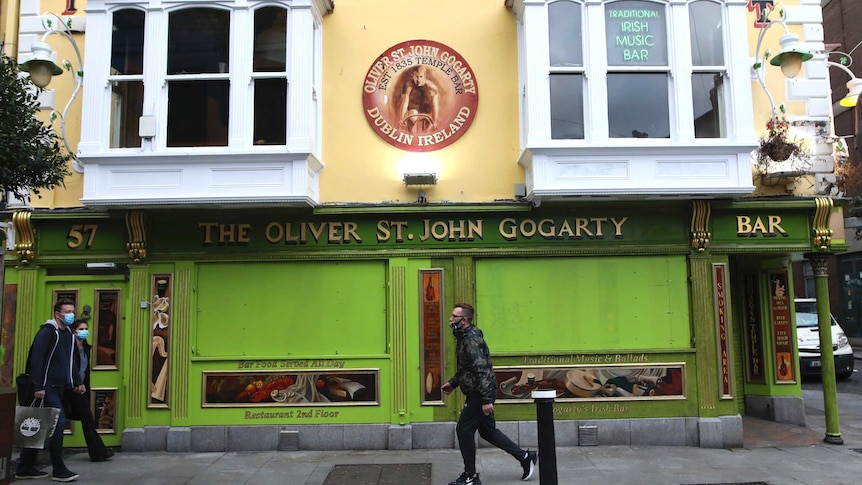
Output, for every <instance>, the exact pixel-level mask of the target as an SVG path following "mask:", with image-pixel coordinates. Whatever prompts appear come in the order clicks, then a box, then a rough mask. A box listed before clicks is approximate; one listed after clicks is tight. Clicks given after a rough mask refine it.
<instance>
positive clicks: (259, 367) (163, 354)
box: [3, 198, 845, 451]
mask: <svg viewBox="0 0 862 485" xmlns="http://www.w3.org/2000/svg"><path fill="white" fill-rule="evenodd" d="M835 217H837V218H839V220H840V208H836V207H833V205H832V201H831V199H826V198H810V199H795V200H786V199H785V200H775V201H767V200H758V201H730V200H727V201H716V200H714V201H705V200H703V201H701V200H695V201H689V202H678V203H667V202H665V203H662V204H661V205H659V204H654V205H651V204H646V203H640V204H631V203H621V202H619V203H605V204H600V203H587V204H559V205H553V204H546V205H543V206H542V207H540V208H536V207H534V206H532V205H524V204H500V205H461V206H455V205H452V206H447V207H433V206H401V207H387V208H386V209H385V210H379V211H378V210H375V209H374V208H369V207H364V208H361V209H357V208H352V207H323V208H318V209H313V210H292V209H284V210H264V209H261V210H234V211H221V212H216V211H212V212H209V211H200V210H158V209H152V210H137V209H136V210H128V211H117V212H110V211H108V212H99V213H97V212H93V211H74V212H72V211H68V212H62V213H46V212H39V211H32V212H31V211H19V212H16V213H15V214H14V216H13V223H14V229H15V234H16V243H15V250H14V252H9V253H8V254H7V261H6V268H5V270H6V273H5V276H6V280H5V293H4V296H5V300H4V301H5V313H4V320H3V326H4V335H10V336H14V340H13V339H12V338H8V339H7V340H5V341H4V345H5V346H6V354H5V355H6V359H7V360H10V359H11V358H12V356H14V369H15V371H16V372H18V371H19V370H21V369H23V368H24V365H25V359H26V352H25V351H22V349H27V348H28V347H29V343H30V341H31V340H32V337H33V335H34V333H35V331H36V330H37V328H38V327H37V322H41V321H44V320H45V318H47V316H48V315H50V312H49V310H50V307H51V305H52V304H53V302H54V301H56V300H57V299H58V298H70V299H72V300H73V301H75V303H76V305H77V308H78V313H79V315H80V314H81V313H82V312H84V313H85V315H86V314H88V315H89V319H90V320H89V321H90V327H91V329H92V330H91V331H92V334H93V337H92V344H93V347H94V354H93V357H92V365H93V373H92V382H93V389H92V391H91V392H92V395H91V397H92V402H93V406H94V412H95V413H96V420H97V423H98V427H99V431H100V432H102V433H103V438H104V439H105V442H106V443H107V444H108V445H111V446H117V445H122V447H123V449H124V450H126V449H128V450H172V451H184V450H195V451H216V450H260V449H290V448H299V449H357V448H360V449H361V448H374V449H387V448H388V449H411V448H428V447H452V446H455V436H454V425H455V421H456V420H457V413H458V411H459V409H460V406H461V405H462V404H463V401H462V399H463V398H462V396H461V395H460V393H457V392H456V393H453V394H451V395H449V396H445V397H444V396H443V395H442V394H441V392H440V390H439V388H440V385H441V383H442V382H445V380H446V379H448V378H449V377H450V376H451V375H452V373H453V372H454V368H455V360H454V355H453V354H454V338H453V337H452V335H451V333H450V331H449V328H448V324H447V322H448V314H449V313H448V312H449V310H450V309H451V307H452V305H453V304H454V303H456V302H470V303H472V304H474V305H475V307H476V310H477V316H476V320H475V323H476V324H477V325H478V326H479V327H480V328H482V330H483V331H484V333H485V336H486V339H487V341H488V343H489V346H490V348H491V350H492V355H493V359H494V364H495V371H496V373H497V380H498V403H499V404H500V405H499V406H498V407H497V415H498V420H499V422H500V426H501V427H502V428H503V429H504V430H506V431H507V432H508V433H511V434H512V435H513V436H514V437H516V439H517V440H519V441H520V442H521V443H522V444H525V445H530V444H533V445H535V442H536V430H535V407H534V405H533V404H532V400H531V399H530V391H531V390H533V389H536V388H542V389H553V390H556V391H557V396H558V397H557V398H556V401H555V404H554V416H555V420H556V426H557V433H556V435H557V443H558V445H578V444H581V443H583V444H587V443H588V442H589V441H594V442H597V443H599V444H662V445H688V446H706V447H722V446H724V447H731V446H741V444H742V419H741V416H742V415H745V414H751V415H756V416H761V417H766V418H769V419H778V420H785V421H791V422H797V423H799V424H801V423H804V406H803V404H802V400H801V389H800V378H799V369H798V359H797V351H796V345H795V342H796V339H795V331H794V329H793V326H792V325H791V322H792V318H793V305H792V295H793V288H792V287H791V286H792V281H793V280H792V275H791V274H789V269H788V268H789V267H790V265H789V259H790V255H791V253H809V255H810V257H811V258H813V259H812V261H814V260H816V259H817V258H818V257H821V255H823V256H825V255H826V254H829V253H830V252H831V251H835V250H840V248H841V247H843V245H844V244H845V243H844V240H843V232H836V233H833V232H832V227H831V226H830V223H831V221H832V220H833V218H835ZM13 344H14V347H13ZM13 349H14V352H13ZM656 418H658V419H656ZM67 432H68V433H70V436H69V437H67V441H66V442H67V446H74V445H80V444H82V443H83V437H82V435H81V434H80V432H76V430H75V429H74V424H73V425H72V426H71V429H69V430H68V431H67Z"/></svg>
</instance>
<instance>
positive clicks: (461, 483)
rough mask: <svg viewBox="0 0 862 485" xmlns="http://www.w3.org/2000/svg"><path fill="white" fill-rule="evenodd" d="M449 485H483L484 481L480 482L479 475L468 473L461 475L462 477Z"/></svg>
mask: <svg viewBox="0 0 862 485" xmlns="http://www.w3.org/2000/svg"><path fill="white" fill-rule="evenodd" d="M449 485H482V480H479V474H478V473H476V474H474V475H470V474H469V473H467V472H464V473H462V474H461V476H460V477H458V478H456V479H455V480H452V481H451V482H449Z"/></svg>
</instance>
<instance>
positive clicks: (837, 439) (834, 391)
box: [805, 253, 844, 445]
mask: <svg viewBox="0 0 862 485" xmlns="http://www.w3.org/2000/svg"><path fill="white" fill-rule="evenodd" d="M829 256H831V254H823V253H816V254H807V255H806V256H805V257H806V259H808V261H809V263H811V269H812V271H813V272H814V288H815V296H816V297H817V321H818V327H819V330H820V365H821V367H820V371H821V374H822V376H823V377H822V379H823V380H822V382H823V409H824V411H825V412H826V437H825V438H823V441H824V442H825V443H829V444H832V445H843V444H844V440H843V439H842V438H841V430H840V429H839V426H838V386H837V384H836V382H835V353H834V352H833V351H832V345H829V344H828V343H826V342H832V312H831V310H830V308H829V279H828V276H829V271H828V269H827V262H828V260H829Z"/></svg>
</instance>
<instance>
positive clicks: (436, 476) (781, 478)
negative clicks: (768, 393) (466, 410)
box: [14, 390, 862, 485]
mask: <svg viewBox="0 0 862 485" xmlns="http://www.w3.org/2000/svg"><path fill="white" fill-rule="evenodd" d="M803 397H804V399H805V402H806V409H805V411H806V420H807V424H808V425H807V426H806V427H801V426H794V425H788V424H779V423H773V422H770V421H763V420H759V419H757V418H750V417H745V418H744V424H743V429H744V435H745V436H744V447H743V448H740V449H733V450H723V449H722V450H715V449H702V448H693V447H663V446H584V447H565V448H558V449H557V450H556V461H557V476H558V484H559V485H577V484H596V485H604V484H620V485H626V484H632V485H650V484H656V485H659V484H661V485H667V484H679V485H689V484H699V485H704V484H751V483H761V482H762V483H768V484H771V485H783V484H808V485H820V484H822V485H840V484H847V485H850V484H859V483H862V478H860V477H862V398H860V395H858V394H849V393H844V394H841V393H839V395H838V405H839V409H840V410H841V412H840V413H839V420H840V430H841V436H842V438H843V439H844V444H843V445H828V444H825V443H823V437H824V436H825V431H826V424H825V418H824V412H823V404H822V394H821V391H818V390H803ZM67 455H68V457H67V460H66V463H67V465H68V466H69V468H71V469H72V470H74V471H75V472H76V473H78V474H80V476H81V478H80V479H79V480H78V483H82V484H106V485H108V484H110V485H115V484H136V485H148V484H153V485H162V484H165V485H173V484H204V485H221V484H225V485H235V484H250V485H251V484H254V485H266V484H279V485H324V484H325V482H326V479H327V476H328V475H329V473H330V472H331V471H332V470H333V468H334V467H335V466H336V465H350V464H365V465H395V464H421V463H428V464H431V481H430V483H423V482H422V481H421V480H412V481H411V480H406V479H404V480H400V479H399V478H398V477H393V476H392V475H391V474H390V475H389V476H388V478H387V479H386V480H385V481H384V480H382V479H372V480H370V481H365V480H362V479H360V478H357V479H356V481H355V482H354V483H351V484H350V485H402V484H403V485H445V484H447V483H448V482H449V481H451V480H453V479H454V478H456V477H457V476H458V475H459V474H460V473H461V471H462V465H461V456H460V453H459V452H458V451H457V450H454V449H445V450H413V451H354V452H345V451H339V452H320V451H296V452H234V453H162V452H158V453H156V452H153V453H123V452H120V451H118V452H117V453H116V455H115V456H114V458H112V459H111V460H110V461H107V462H101V463H92V462H90V461H89V458H88V456H87V453H86V451H85V450H68V452H67ZM17 456H18V455H17V453H16V454H15V455H14V458H15V459H17ZM40 458H41V460H44V461H47V458H48V457H47V454H46V453H40ZM540 459H541V457H540ZM378 468H380V469H382V468H386V469H388V470H392V469H398V468H399V467H378ZM402 468H405V469H407V468H411V467H402ZM412 468H414V469H415V468H416V467H412ZM477 468H478V470H479V472H480V473H481V478H482V483H483V484H484V485H514V484H517V483H524V482H521V481H520V480H519V478H520V475H521V471H520V467H519V465H518V463H517V462H515V460H513V459H512V458H511V457H509V456H508V455H506V454H505V453H503V452H502V451H499V450H497V449H489V448H480V449H479V451H478V457H477ZM48 470H50V467H48ZM367 475H369V474H367V473H366V474H364V475H363V476H367ZM48 481H49V479H44V480H30V481H29V482H32V483H34V484H37V483H47V482H48ZM22 483H23V482H22ZM338 483H345V482H344V481H343V480H342V481H340V482H338ZM529 483H535V484H539V483H540V479H539V477H538V471H537V472H536V476H534V477H533V479H532V480H531V481H530V482H529ZM325 485H330V484H325Z"/></svg>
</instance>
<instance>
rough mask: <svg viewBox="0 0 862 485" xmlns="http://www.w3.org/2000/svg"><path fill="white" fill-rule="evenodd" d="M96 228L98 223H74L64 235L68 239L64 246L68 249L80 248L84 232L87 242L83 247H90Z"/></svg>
mask: <svg viewBox="0 0 862 485" xmlns="http://www.w3.org/2000/svg"><path fill="white" fill-rule="evenodd" d="M98 228H99V225H98V224H75V225H74V226H72V227H71V228H70V229H69V234H67V235H66V239H70V241H69V242H67V243H66V246H68V247H69V249H78V248H80V247H81V244H84V233H87V244H86V245H85V246H84V247H85V248H87V249H90V248H91V247H92V246H93V241H94V240H95V239H96V230H97V229H98Z"/></svg>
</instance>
